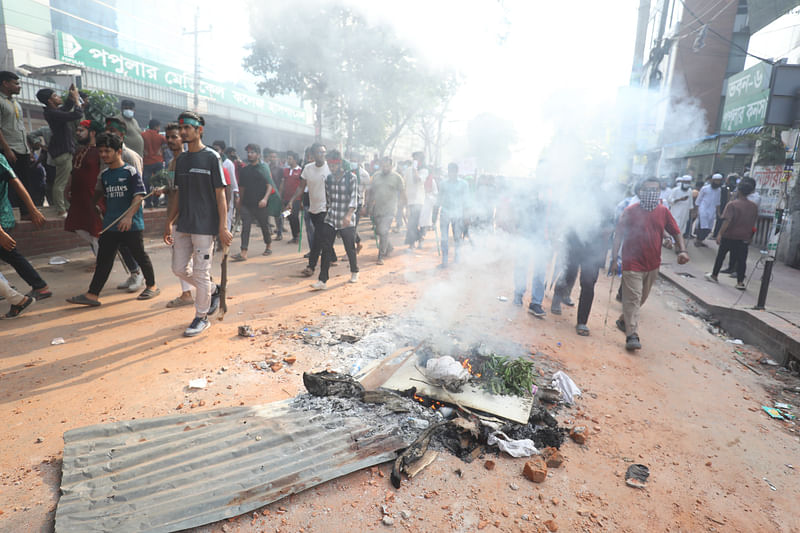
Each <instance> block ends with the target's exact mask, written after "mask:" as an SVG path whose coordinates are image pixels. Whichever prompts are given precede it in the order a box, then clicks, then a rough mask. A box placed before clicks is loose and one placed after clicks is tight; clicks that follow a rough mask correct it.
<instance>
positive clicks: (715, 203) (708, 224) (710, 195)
mask: <svg viewBox="0 0 800 533" xmlns="http://www.w3.org/2000/svg"><path fill="white" fill-rule="evenodd" d="M721 187H722V174H714V175H712V176H711V181H710V182H709V183H706V184H705V185H703V187H702V188H701V189H700V193H699V194H698V195H697V200H696V204H697V218H698V223H697V239H696V240H695V241H694V245H695V246H698V247H704V246H706V244H705V243H704V242H703V241H704V240H705V239H706V237H708V235H709V234H710V233H711V230H712V229H714V223H715V221H716V217H717V216H718V215H719V205H720V201H721V195H722V190H721Z"/></svg>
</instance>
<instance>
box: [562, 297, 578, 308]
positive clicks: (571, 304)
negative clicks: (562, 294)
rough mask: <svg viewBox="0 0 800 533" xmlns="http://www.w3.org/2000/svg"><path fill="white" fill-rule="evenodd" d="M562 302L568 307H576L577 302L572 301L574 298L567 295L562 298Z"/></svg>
mask: <svg viewBox="0 0 800 533" xmlns="http://www.w3.org/2000/svg"><path fill="white" fill-rule="evenodd" d="M561 303H562V304H564V305H566V306H567V307H575V302H573V301H572V298H570V297H569V296H567V297H566V298H562V299H561Z"/></svg>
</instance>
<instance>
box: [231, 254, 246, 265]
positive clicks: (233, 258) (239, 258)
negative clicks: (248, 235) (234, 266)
mask: <svg viewBox="0 0 800 533" xmlns="http://www.w3.org/2000/svg"><path fill="white" fill-rule="evenodd" d="M231 261H233V262H234V263H241V262H242V261H247V258H246V257H244V256H243V255H242V254H236V255H232V256H231Z"/></svg>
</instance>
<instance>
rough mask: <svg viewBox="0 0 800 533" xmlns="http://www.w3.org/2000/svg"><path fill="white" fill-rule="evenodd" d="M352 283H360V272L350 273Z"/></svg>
mask: <svg viewBox="0 0 800 533" xmlns="http://www.w3.org/2000/svg"><path fill="white" fill-rule="evenodd" d="M350 283H358V272H353V273H352V274H350Z"/></svg>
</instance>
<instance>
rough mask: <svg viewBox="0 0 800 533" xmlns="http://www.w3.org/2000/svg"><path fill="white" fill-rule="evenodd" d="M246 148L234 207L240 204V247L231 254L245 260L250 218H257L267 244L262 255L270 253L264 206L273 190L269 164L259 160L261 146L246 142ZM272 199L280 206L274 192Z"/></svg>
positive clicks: (251, 223)
mask: <svg viewBox="0 0 800 533" xmlns="http://www.w3.org/2000/svg"><path fill="white" fill-rule="evenodd" d="M245 150H246V151H247V163H248V165H247V166H246V167H244V168H243V169H242V170H241V171H240V172H239V174H240V179H239V199H238V203H237V208H241V214H242V247H241V248H242V251H241V252H240V253H238V254H236V255H234V256H233V257H231V260H233V261H247V248H248V246H249V244H250V227H251V226H252V225H253V222H256V223H257V224H258V227H259V228H261V235H262V236H263V238H264V245H266V249H265V250H264V253H263V254H262V255H270V254H272V250H271V249H270V246H271V245H272V236H271V235H270V228H269V216H270V214H271V213H270V212H269V209H268V208H267V203H268V201H270V197H271V196H272V195H273V194H274V193H275V183H274V182H273V181H272V176H271V175H270V170H269V167H268V166H267V165H265V164H264V163H263V162H262V161H261V147H260V146H258V145H257V144H248V145H247V146H246V147H245ZM275 202H278V205H277V207H278V209H280V202H279V200H278V198H277V196H276V197H275V199H273V200H272V203H273V204H275Z"/></svg>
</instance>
